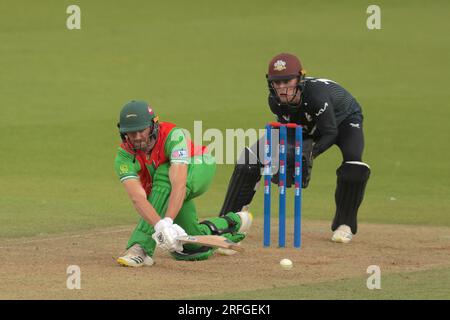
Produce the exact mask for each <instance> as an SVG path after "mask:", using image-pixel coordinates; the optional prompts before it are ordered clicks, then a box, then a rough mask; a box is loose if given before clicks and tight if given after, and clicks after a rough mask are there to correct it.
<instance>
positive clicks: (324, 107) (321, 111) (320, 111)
mask: <svg viewBox="0 0 450 320" xmlns="http://www.w3.org/2000/svg"><path fill="white" fill-rule="evenodd" d="M327 107H328V103H327V102H325V104H324V105H323V108H321V109H320V110H319V111H318V112H317V113H316V116H317V117H318V116H320V115H321V114H322V113H324V112H325V110H327Z"/></svg>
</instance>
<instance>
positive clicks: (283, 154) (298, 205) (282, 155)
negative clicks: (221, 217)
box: [264, 122, 303, 248]
mask: <svg viewBox="0 0 450 320" xmlns="http://www.w3.org/2000/svg"><path fill="white" fill-rule="evenodd" d="M272 128H279V137H280V138H279V170H280V174H279V182H278V187H279V213H278V220H279V233H278V246H279V247H281V248H284V247H286V168H287V151H286V150H287V148H286V144H287V128H295V171H294V182H295V190H294V191H295V193H294V194H295V195H294V247H295V248H300V247H301V217H302V168H301V165H302V147H303V136H302V127H301V125H298V124H296V123H287V124H282V123H279V122H270V123H268V124H267V125H266V144H265V148H264V154H265V157H264V247H269V246H270V211H271V210H270V205H271V199H270V197H271V179H272Z"/></svg>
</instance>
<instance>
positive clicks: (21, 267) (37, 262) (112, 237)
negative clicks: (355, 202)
mask: <svg viewBox="0 0 450 320" xmlns="http://www.w3.org/2000/svg"><path fill="white" fill-rule="evenodd" d="M291 226H292V221H288V228H287V229H288V230H290V229H292V228H291ZM272 228H273V229H272V230H273V231H276V230H277V227H276V226H275V225H273V226H272ZM132 229H133V226H125V227H116V228H108V229H101V230H93V231H89V232H84V233H79V234H63V235H55V236H40V237H34V238H21V239H11V240H8V239H6V240H0V258H1V261H2V263H1V266H0V299H184V298H189V297H190V296H196V295H202V296H204V295H207V294H208V293H211V294H219V293H232V292H240V291H247V290H256V289H268V288H274V287H283V286H292V285H299V284H306V283H317V282H323V281H330V280H338V279H346V278H352V277H363V276H364V277H366V276H368V275H367V273H366V270H367V267H368V266H369V265H378V266H380V268H381V270H382V272H383V274H386V273H390V272H403V271H419V270H427V269H431V268H438V267H446V266H450V228H448V227H425V226H405V225H380V224H364V223H362V224H360V225H359V232H358V234H357V236H356V237H355V238H354V241H352V243H350V244H347V245H343V244H335V243H332V242H331V241H330V240H329V239H330V236H331V232H330V230H329V222H324V221H304V224H303V247H302V249H300V250H297V249H293V248H292V230H290V231H291V233H288V246H289V247H288V248H284V249H279V248H276V245H274V246H273V247H272V248H268V249H267V248H262V234H263V232H262V221H261V220H256V221H255V223H254V226H253V227H252V230H251V233H250V235H249V236H248V238H247V239H246V240H245V241H244V242H243V246H244V247H245V249H246V251H245V252H244V253H237V254H235V255H233V256H220V255H217V254H216V255H214V256H213V257H211V258H210V259H209V260H207V261H199V262H180V261H175V260H173V259H172V258H170V257H169V256H168V255H167V254H165V253H163V252H156V255H155V260H156V264H155V265H154V266H152V267H142V268H124V267H120V266H119V265H117V264H116V263H115V259H114V258H115V257H117V256H118V255H119V254H120V253H122V252H123V247H124V245H125V243H126V241H127V239H128V236H129V234H130V232H131V230H132ZM274 240H275V241H276V240H277V234H276V232H273V234H272V241H273V242H274ZM283 258H289V259H291V260H292V261H293V262H294V268H293V269H292V270H289V271H284V270H281V268H280V266H279V261H280V260H281V259H283ZM69 265H78V266H79V267H80V268H81V289H80V290H69V289H67V287H66V281H67V277H68V275H67V273H66V270H67V267H68V266H69ZM292 298H293V299H295V297H292ZM274 299H276V297H274Z"/></svg>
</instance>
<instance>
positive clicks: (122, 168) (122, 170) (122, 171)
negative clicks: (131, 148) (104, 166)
mask: <svg viewBox="0 0 450 320" xmlns="http://www.w3.org/2000/svg"><path fill="white" fill-rule="evenodd" d="M119 173H120V174H125V173H128V166H127V165H126V164H121V165H120V167H119Z"/></svg>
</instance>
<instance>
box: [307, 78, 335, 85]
mask: <svg viewBox="0 0 450 320" xmlns="http://www.w3.org/2000/svg"><path fill="white" fill-rule="evenodd" d="M307 79H308V80H309V81H311V82H323V83H325V84H330V83H337V82H336V81H333V80H330V79H325V78H317V79H314V78H312V79H310V78H307Z"/></svg>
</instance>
